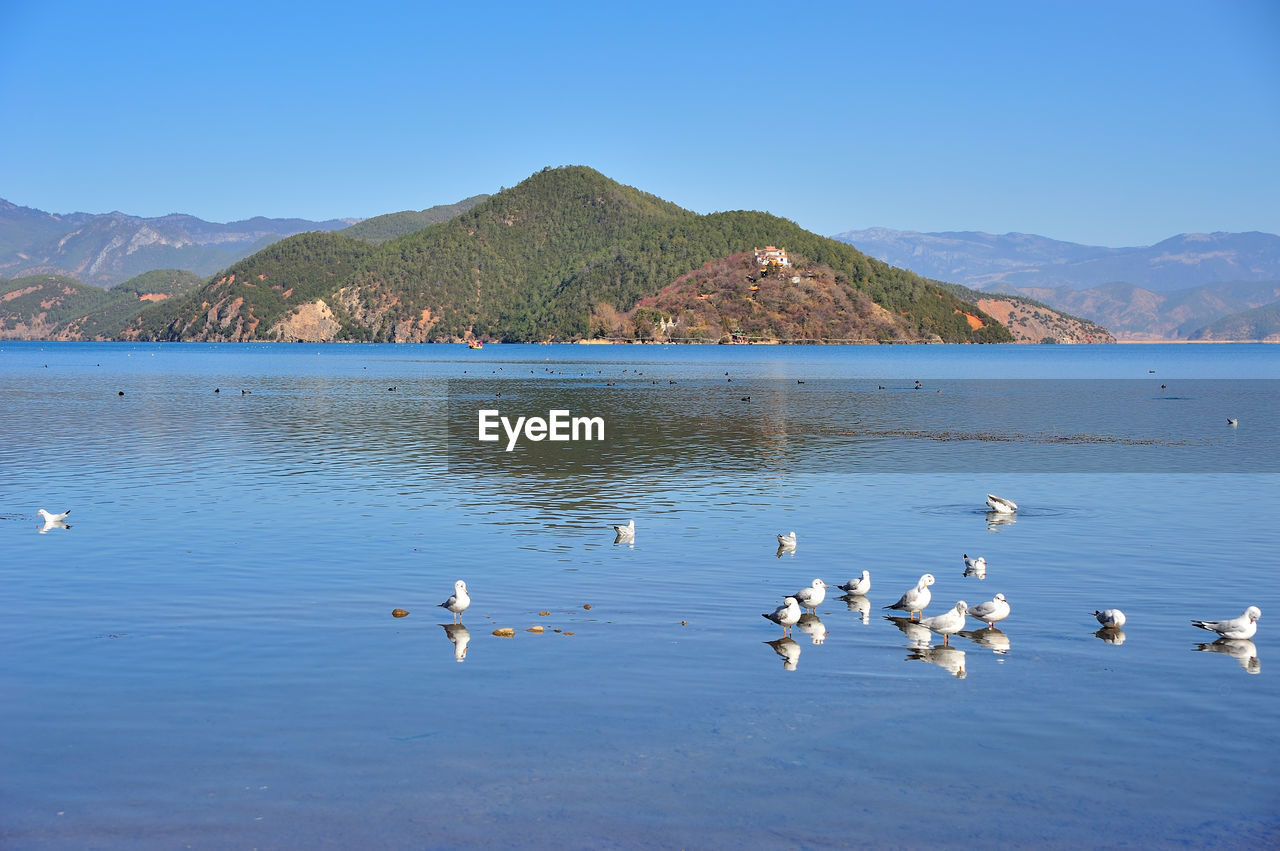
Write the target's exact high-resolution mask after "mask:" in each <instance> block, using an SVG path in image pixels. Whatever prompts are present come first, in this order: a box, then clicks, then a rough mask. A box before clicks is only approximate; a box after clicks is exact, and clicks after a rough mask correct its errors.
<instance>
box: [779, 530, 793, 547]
mask: <svg viewBox="0 0 1280 851" xmlns="http://www.w3.org/2000/svg"><path fill="white" fill-rule="evenodd" d="M778 546H780V547H782V548H783V549H786V550H794V549H795V548H796V533H795V532H792V533H791V534H790V535H778Z"/></svg>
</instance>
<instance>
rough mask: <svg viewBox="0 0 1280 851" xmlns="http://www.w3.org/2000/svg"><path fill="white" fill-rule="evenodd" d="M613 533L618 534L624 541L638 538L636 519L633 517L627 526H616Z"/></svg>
mask: <svg viewBox="0 0 1280 851" xmlns="http://www.w3.org/2000/svg"><path fill="white" fill-rule="evenodd" d="M613 531H615V532H617V533H618V537H619V538H623V539H626V538H634V537H635V536H636V521H635V518H634V517H633V518H632V519H630V520H628V521H627V525H625V526H618V525H616V524H615V525H614V527H613Z"/></svg>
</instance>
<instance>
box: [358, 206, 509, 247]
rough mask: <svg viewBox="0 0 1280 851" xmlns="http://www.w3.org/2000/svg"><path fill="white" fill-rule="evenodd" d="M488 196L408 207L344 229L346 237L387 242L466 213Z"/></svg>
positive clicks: (373, 241)
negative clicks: (422, 206)
mask: <svg viewBox="0 0 1280 851" xmlns="http://www.w3.org/2000/svg"><path fill="white" fill-rule="evenodd" d="M488 198H489V196H488V195H473V196H471V197H470V198H465V199H463V200H461V201H459V202H458V203H456V204H440V205H438V206H435V207H431V208H429V209H426V210H417V211H414V210H405V211H404V212H401V213H387V214H386V215H383V216H374V217H373V218H371V219H365V220H364V221H362V222H359V223H357V224H354V225H352V226H351V227H349V228H345V229H343V230H342V231H340V232H341V233H342V234H343V235H344V236H350V237H354V238H355V239H363V240H364V241H365V242H372V243H375V244H378V243H383V242H386V241H387V240H389V239H395V238H396V237H397V236H404V235H405V234H407V233H413V232H414V231H416V230H422V229H423V228H425V227H426V226H427V225H435V224H439V223H440V222H447V221H449V219H452V218H453V217H454V216H456V215H458V214H460V213H465V212H466V211H467V210H470V209H471V208H472V207H474V206H475V205H476V204H479V203H480V202H481V201H485V200H487V199H488Z"/></svg>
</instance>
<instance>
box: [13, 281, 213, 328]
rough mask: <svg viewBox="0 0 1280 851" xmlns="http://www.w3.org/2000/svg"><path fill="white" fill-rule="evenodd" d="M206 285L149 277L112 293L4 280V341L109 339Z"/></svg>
mask: <svg viewBox="0 0 1280 851" xmlns="http://www.w3.org/2000/svg"><path fill="white" fill-rule="evenodd" d="M202 283H204V279H203V278H201V277H199V276H198V275H194V274H192V273H190V272H186V271H182V270H178V269H160V270H156V271H152V272H147V273H145V274H143V275H139V276H138V277H136V278H133V279H131V280H129V281H126V282H124V283H122V284H117V285H116V286H114V287H112V288H111V289H108V290H104V289H102V288H101V287H91V286H89V285H87V284H82V283H81V282H79V281H77V280H75V279H73V278H68V277H65V276H62V275H28V276H27V277H24V278H19V279H17V280H10V279H8V278H0V339H37V340H85V339H89V340H92V339H110V338H112V337H115V336H117V335H118V334H119V333H120V331H121V330H122V329H123V328H124V327H125V325H126V324H128V323H130V322H132V321H134V320H136V318H137V317H138V316H139V315H140V314H141V313H142V311H143V310H144V309H145V308H146V307H147V306H149V305H151V304H154V303H156V302H159V301H163V300H165V299H168V298H173V297H176V296H181V295H185V294H186V293H189V292H191V291H192V290H194V289H195V288H196V287H198V286H200V285H201V284H202Z"/></svg>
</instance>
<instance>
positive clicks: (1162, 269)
mask: <svg viewBox="0 0 1280 851" xmlns="http://www.w3.org/2000/svg"><path fill="white" fill-rule="evenodd" d="M836 238H837V239H840V240H842V241H848V242H850V243H851V244H854V245H858V246H860V247H861V248H862V249H863V250H865V251H867V253H869V254H872V255H873V256H876V257H879V258H880V259H883V260H885V261H886V262H890V263H895V264H902V265H904V266H905V267H906V268H910V269H912V270H913V271H915V272H917V273H919V274H926V275H928V276H930V277H934V278H937V279H940V280H945V281H951V282H954V283H959V284H964V285H966V286H968V287H971V288H973V289H977V290H982V291H984V292H1000V293H1008V294H1011V295H1021V296H1025V297H1030V298H1033V299H1037V300H1039V301H1042V302H1045V303H1047V304H1049V305H1051V306H1053V307H1054V308H1056V309H1058V310H1063V311H1067V312H1068V313H1072V314H1076V315H1078V316H1081V317H1084V318H1086V319H1088V320H1091V321H1093V322H1096V323H1098V324H1099V325H1102V326H1105V327H1106V328H1107V329H1109V330H1110V331H1111V332H1112V333H1114V334H1115V335H1116V337H1117V338H1119V339H1129V340H1182V339H1189V338H1191V337H1192V336H1193V335H1195V333H1196V332H1197V331H1198V329H1200V328H1201V327H1203V326H1205V325H1207V324H1209V323H1211V322H1213V321H1215V320H1217V319H1220V318H1222V317H1224V316H1227V315H1229V314H1233V313H1236V312H1240V311H1245V310H1251V309H1253V308H1257V307H1261V306H1263V305H1266V304H1268V303H1270V302H1273V301H1275V300H1276V299H1277V298H1280V292H1278V291H1277V290H1276V289H1275V287H1274V286H1272V284H1273V283H1274V282H1275V281H1277V280H1280V237H1277V236H1275V235H1273V234H1265V233H1258V232H1250V233H1240V234H1232V233H1214V234H1181V235H1179V236H1176V237H1171V238H1170V239H1167V240H1163V241H1161V242H1159V243H1157V244H1155V245H1152V246H1146V247H1137V248H1102V247H1098V246H1087V245H1078V244H1075V243H1068V242H1060V241H1058V240H1052V239H1047V238H1045V237H1039V236H1034V235H1028V234H1005V235H1003V236H995V235H992V234H983V233H964V232H957V233H932V234H927V233H917V232H912V231H895V230H889V229H886V228H873V229H870V230H864V231H848V232H846V233H844V234H841V235H839V236H838V237H836Z"/></svg>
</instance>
